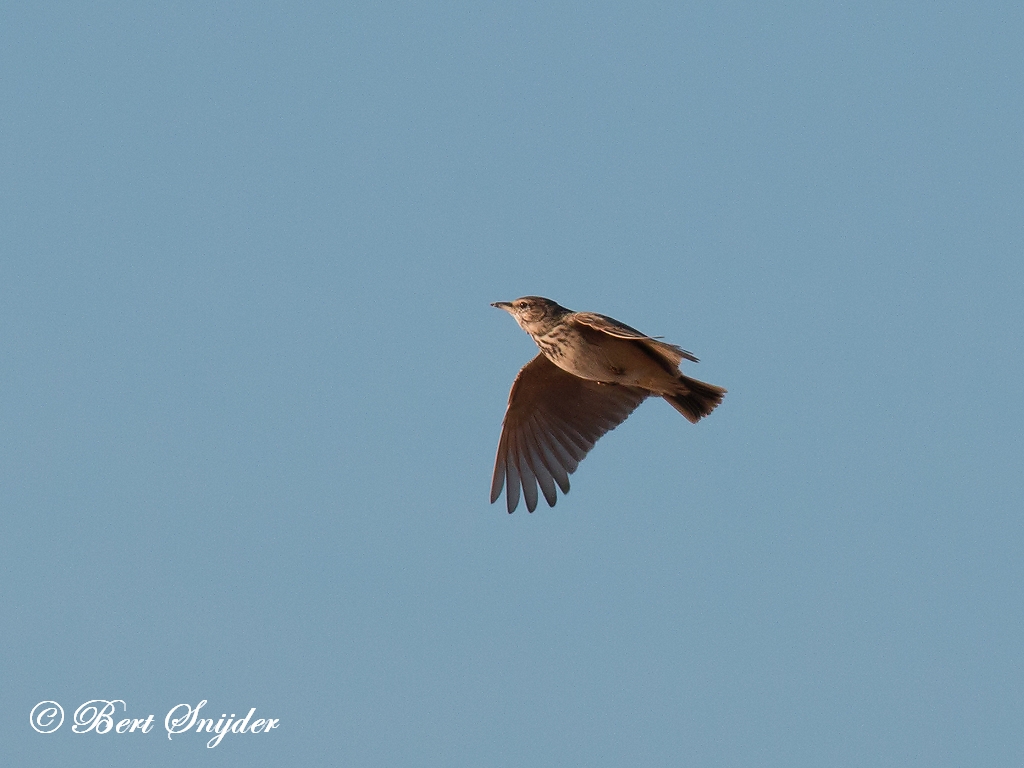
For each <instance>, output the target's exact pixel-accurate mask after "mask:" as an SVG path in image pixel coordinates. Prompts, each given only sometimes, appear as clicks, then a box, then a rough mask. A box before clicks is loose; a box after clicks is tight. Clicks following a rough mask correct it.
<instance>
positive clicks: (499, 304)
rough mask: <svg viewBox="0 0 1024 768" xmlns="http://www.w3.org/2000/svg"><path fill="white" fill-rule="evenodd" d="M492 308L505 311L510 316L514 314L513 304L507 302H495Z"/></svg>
mask: <svg viewBox="0 0 1024 768" xmlns="http://www.w3.org/2000/svg"><path fill="white" fill-rule="evenodd" d="M491 306H492V307H497V308H498V309H504V310H505V311H506V312H508V313H509V314H512V304H511V303H509V302H507V301H495V302H494V303H493V304H491Z"/></svg>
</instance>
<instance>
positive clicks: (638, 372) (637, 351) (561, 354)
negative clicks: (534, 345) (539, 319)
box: [541, 334, 675, 393]
mask: <svg viewBox="0 0 1024 768" xmlns="http://www.w3.org/2000/svg"><path fill="white" fill-rule="evenodd" d="M566 341H570V343H562V344H560V345H559V349H558V350H552V351H549V350H545V349H544V348H543V347H542V348H541V349H542V350H543V351H544V352H545V354H546V355H547V356H548V359H550V360H551V362H553V363H554V364H555V365H557V366H558V367H559V368H561V369H562V370H563V371H566V372H568V373H571V374H572V375H574V376H579V377H580V378H581V379H589V380H591V381H602V382H605V383H607V384H624V385H628V386H634V387H643V388H644V389H649V390H651V391H654V392H659V393H660V392H662V391H664V392H670V391H673V390H674V389H675V384H674V380H675V377H674V376H672V375H671V374H669V373H668V372H667V371H665V370H664V369H663V368H662V367H661V366H660V365H658V364H657V363H655V362H654V361H653V360H652V359H651V357H650V356H649V355H648V354H646V352H645V351H644V350H643V349H642V348H641V346H640V345H639V344H638V343H637V342H635V341H632V340H627V339H618V338H615V337H612V336H608V335H605V334H602V335H601V336H600V337H598V338H597V339H596V340H593V339H590V338H587V336H584V335H583V334H580V335H578V336H576V338H574V339H571V340H566ZM552 352H555V354H552Z"/></svg>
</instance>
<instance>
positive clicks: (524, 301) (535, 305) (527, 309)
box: [491, 296, 571, 336]
mask: <svg viewBox="0 0 1024 768" xmlns="http://www.w3.org/2000/svg"><path fill="white" fill-rule="evenodd" d="M491 306H492V307H497V308H498V309H504V310H505V311H506V312H508V313H509V314H510V315H512V317H514V318H515V319H516V322H517V323H519V327H520V328H522V329H523V330H524V331H526V332H527V333H528V334H530V335H531V336H538V335H543V334H545V333H547V332H548V331H550V330H551V329H552V328H553V327H554V326H555V325H557V324H558V322H559V321H560V320H561V319H562V318H563V317H564V316H565V315H568V314H569V313H570V312H571V310H568V309H566V308H565V307H563V306H561V305H560V304H558V303H557V302H554V301H552V300H551V299H545V298H544V297H543V296H523V297H522V298H519V299H516V300H515V301H496V302H494V303H493V304H491Z"/></svg>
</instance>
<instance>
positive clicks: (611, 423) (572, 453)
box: [491, 354, 648, 513]
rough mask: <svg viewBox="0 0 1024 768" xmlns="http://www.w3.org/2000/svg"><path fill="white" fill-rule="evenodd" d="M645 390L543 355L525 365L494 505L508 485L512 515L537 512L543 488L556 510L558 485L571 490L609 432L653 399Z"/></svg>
mask: <svg viewBox="0 0 1024 768" xmlns="http://www.w3.org/2000/svg"><path fill="white" fill-rule="evenodd" d="M647 395H648V392H647V390H645V389H638V388H636V387H626V386H621V385H618V384H602V383H600V382H596V381H589V380H587V379H581V378H578V377H576V376H573V375H572V374H571V373H566V372H565V371H563V370H562V369H561V368H559V367H558V366H557V365H555V364H554V363H552V362H551V361H550V360H548V359H547V358H546V357H544V355H543V354H540V355H537V356H536V357H535V358H533V360H531V361H530V362H528V363H527V364H526V365H524V366H523V369H522V370H521V371H519V375H518V376H516V380H515V382H514V383H513V384H512V391H511V392H510V393H509V396H508V409H507V410H506V411H505V420H504V421H503V422H502V425H501V439H500V440H499V441H498V456H497V458H496V459H495V461H494V476H493V478H492V480H491V503H492V504H493V503H494V502H495V501H497V500H498V497H499V496H500V495H501V488H502V485H506V486H507V490H506V493H505V500H506V502H507V505H508V511H509V513H512V512H513V511H514V510H515V508H516V506H518V504H519V487H520V485H521V486H522V489H523V496H525V498H526V508H527V509H528V510H530V511H531V512H533V510H534V509H536V508H537V485H538V484H539V485H540V488H541V491H542V492H543V493H544V498H545V499H546V500H547V502H548V506H550V507H553V506H555V500H556V493H555V484H556V483H557V484H558V487H559V488H561V489H562V493H568V492H569V475H571V474H572V473H573V472H575V471H576V467H577V466H579V463H580V462H581V461H582V460H583V457H584V456H586V455H587V453H589V452H590V449H591V448H593V447H594V443H596V442H597V441H598V439H599V438H600V437H601V435H603V434H604V433H605V432H608V431H610V430H612V429H615V427H617V426H619V424H621V423H622V422H623V421H625V420H626V417H627V416H629V414H631V413H632V412H633V411H634V410H635V409H636V407H637V406H638V405H640V403H642V402H643V401H644V400H645V399H646V398H647Z"/></svg>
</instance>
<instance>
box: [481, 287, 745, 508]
mask: <svg viewBox="0 0 1024 768" xmlns="http://www.w3.org/2000/svg"><path fill="white" fill-rule="evenodd" d="M491 306H492V307H498V308H499V309H504V310H505V311H506V312H508V313H509V314H510V315H512V317H514V318H515V320H516V322H517V323H519V326H520V327H521V328H522V329H523V330H524V331H526V332H527V333H528V334H530V336H532V337H533V340H534V341H535V342H537V346H538V347H540V354H539V355H537V356H536V357H535V358H533V360H531V361H530V362H528V363H527V364H526V365H524V366H523V368H522V370H520V371H519V375H518V376H516V380H515V382H514V383H513V384H512V391H511V392H510V393H509V396H508V408H507V410H506V411H505V419H504V421H503V422H502V425H501V439H500V440H499V441H498V456H497V458H496V459H495V462H494V476H493V478H492V480H491V503H492V504H493V503H494V502H495V501H497V500H498V497H499V496H501V489H502V486H503V485H504V486H506V488H507V491H506V493H505V500H506V503H507V505H508V511H509V514H511V513H512V512H514V511H515V508H516V507H517V506H518V505H519V487H520V485H522V488H523V496H524V497H525V498H526V508H527V509H528V510H529V511H530V512H533V510H534V509H536V508H537V486H538V484H539V485H540V489H541V491H542V492H543V493H544V498H545V499H546V500H547V502H548V506H549V507H553V506H555V501H556V500H557V494H556V492H555V484H556V483H557V484H558V487H559V488H561V489H562V493H568V492H569V475H571V474H572V473H573V472H575V471H576V467H577V466H579V463H580V462H581V461H582V460H583V457H584V456H586V455H587V453H589V452H590V449H591V448H593V447H594V443H596V442H597V441H598V439H600V437H601V435H603V434H605V433H606V432H609V431H611V430H613V429H615V427H617V426H619V424H621V423H622V422H623V421H625V420H626V418H627V417H628V416H629V414H631V413H632V412H633V411H634V410H635V409H636V407H637V406H638V405H640V403H642V402H643V401H644V400H646V399H647V398H648V397H650V396H651V395H658V396H660V397H663V398H665V400H667V401H668V402H669V404H670V405H671V406H672V407H673V408H675V409H676V410H677V411H679V412H680V413H681V414H683V416H685V417H686V418H687V419H689V420H690V421H691V422H693V423H694V424H696V423H697V422H698V421H700V420H701V419H702V418H703V417H704V416H707V415H708V414H709V413H711V411H713V410H714V409H715V407H716V406H717V405H718V404H719V403H721V402H722V397H723V395H725V392H726V391H725V390H724V389H722V388H721V387H716V386H715V385H714V384H705V383H704V382H703V381H697V380H696V379H691V378H689V377H688V376H684V375H683V374H682V373H681V372H680V371H679V363H680V362H681V361H682V360H684V359H686V360H690V361H692V362H695V363H696V362H697V358H696V357H694V356H693V355H692V354H690V353H689V352H687V351H686V350H685V349H680V348H679V347H677V346H675V345H673V344H666V343H665V342H663V341H659V340H658V339H655V338H653V337H651V336H647V335H645V334H642V333H640V331H638V330H636V329H635V328H630V327H629V326H628V325H624V324H623V323H620V322H619V321H618V320H613V319H612V318H610V317H605V316H604V315H598V314H595V313H593V312H573V311H572V310H569V309H566V308H565V307H562V306H559V305H558V304H556V303H555V302H553V301H551V299H545V298H542V297H540V296H523V297H522V298H521V299H516V300H515V301H512V302H508V301H497V302H495V303H494V304H492V305H491Z"/></svg>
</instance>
